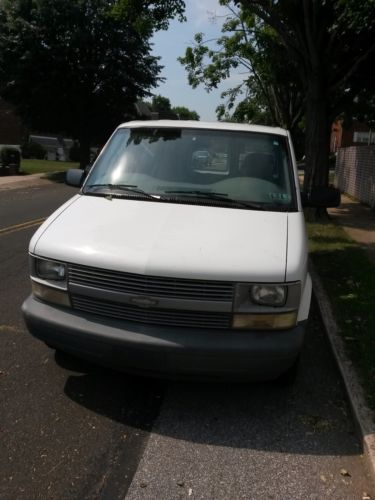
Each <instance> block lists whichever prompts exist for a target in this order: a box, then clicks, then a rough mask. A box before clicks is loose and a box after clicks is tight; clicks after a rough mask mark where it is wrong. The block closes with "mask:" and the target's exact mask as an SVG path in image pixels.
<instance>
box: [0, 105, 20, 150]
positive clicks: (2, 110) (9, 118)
mask: <svg viewBox="0 0 375 500" xmlns="http://www.w3.org/2000/svg"><path fill="white" fill-rule="evenodd" d="M24 134H25V129H24V127H23V125H22V122H21V120H20V119H19V118H18V116H17V115H16V114H15V113H14V111H13V109H12V107H11V106H10V105H9V104H8V103H6V102H5V101H4V100H3V99H1V97H0V144H9V145H10V144H14V145H19V144H21V142H22V138H23V136H24Z"/></svg>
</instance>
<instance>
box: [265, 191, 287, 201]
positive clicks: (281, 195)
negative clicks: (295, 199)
mask: <svg viewBox="0 0 375 500" xmlns="http://www.w3.org/2000/svg"><path fill="white" fill-rule="evenodd" d="M268 196H269V197H270V198H271V200H282V201H289V200H290V196H289V195H288V194H287V193H268Z"/></svg>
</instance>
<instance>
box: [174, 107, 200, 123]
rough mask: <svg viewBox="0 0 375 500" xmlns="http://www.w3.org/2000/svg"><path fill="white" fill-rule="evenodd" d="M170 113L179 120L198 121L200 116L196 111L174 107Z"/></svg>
mask: <svg viewBox="0 0 375 500" xmlns="http://www.w3.org/2000/svg"><path fill="white" fill-rule="evenodd" d="M172 112H173V113H175V114H176V115H177V116H178V118H179V120H199V119H200V116H199V115H198V113H197V112H196V111H192V110H190V109H188V108H186V107H185V106H174V107H173V108H172Z"/></svg>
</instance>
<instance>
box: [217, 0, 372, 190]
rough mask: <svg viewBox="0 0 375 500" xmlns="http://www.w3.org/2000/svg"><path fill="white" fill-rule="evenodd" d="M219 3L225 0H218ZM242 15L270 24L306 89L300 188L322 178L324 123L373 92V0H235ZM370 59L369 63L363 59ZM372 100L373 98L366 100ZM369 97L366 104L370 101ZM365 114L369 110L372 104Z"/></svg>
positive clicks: (324, 172) (322, 181)
mask: <svg viewBox="0 0 375 500" xmlns="http://www.w3.org/2000/svg"><path fill="white" fill-rule="evenodd" d="M224 3H225V2H224ZM237 3H238V4H240V5H241V9H242V11H243V12H244V13H246V15H249V16H255V18H256V19H261V21H262V22H263V23H264V24H265V25H266V26H269V27H270V28H272V29H273V30H274V31H275V32H276V33H277V35H278V37H279V38H280V40H281V42H282V44H283V45H284V47H285V51H286V54H287V57H288V60H290V61H291V62H292V63H293V64H294V65H295V68H296V71H295V73H294V75H291V77H294V78H295V79H296V81H297V80H298V81H299V83H300V85H302V87H303V89H304V92H305V94H306V102H305V123H306V148H305V150H306V166H307V169H306V176H305V186H304V187H305V190H308V189H310V188H311V187H312V186H313V185H324V184H326V183H327V181H328V154H329V132H330V124H331V122H332V120H333V119H334V118H336V117H337V116H338V115H340V114H342V113H348V114H351V115H352V116H353V115H355V114H356V109H357V104H360V103H361V101H362V103H363V102H364V100H365V99H366V98H367V97H368V96H369V95H373V78H374V77H373V76H372V73H373V69H372V65H371V60H372V61H373V59H374V51H375V41H374V40H375V2H374V0H364V1H363V2H362V1H361V2H357V1H355V0H339V1H337V0H306V1H303V2H301V1H299V0H291V1H290V2H280V1H278V0H270V1H267V2H265V1H263V0H241V1H239V2H237ZM369 63H370V64H369ZM372 104H374V101H373V100H372ZM372 104H371V102H369V103H368V105H370V106H371V105H372ZM369 114H370V115H371V114H372V115H374V114H375V109H374V108H373V109H372V112H370V113H369Z"/></svg>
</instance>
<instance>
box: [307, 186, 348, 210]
mask: <svg viewBox="0 0 375 500" xmlns="http://www.w3.org/2000/svg"><path fill="white" fill-rule="evenodd" d="M301 201H302V206H303V207H316V208H333V207H338V206H339V205H340V203H341V193H340V191H339V190H338V189H336V188H333V187H327V186H320V187H314V188H312V189H311V191H309V192H308V193H306V192H302V193H301Z"/></svg>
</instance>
